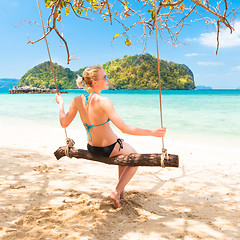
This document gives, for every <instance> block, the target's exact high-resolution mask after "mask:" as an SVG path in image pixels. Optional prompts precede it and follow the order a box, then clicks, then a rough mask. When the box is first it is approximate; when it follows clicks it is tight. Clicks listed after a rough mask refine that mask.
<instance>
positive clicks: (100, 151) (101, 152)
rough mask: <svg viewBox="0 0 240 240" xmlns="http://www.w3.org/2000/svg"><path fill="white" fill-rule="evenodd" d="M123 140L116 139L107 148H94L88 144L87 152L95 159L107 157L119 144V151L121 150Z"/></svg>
mask: <svg viewBox="0 0 240 240" xmlns="http://www.w3.org/2000/svg"><path fill="white" fill-rule="evenodd" d="M122 142H123V139H120V138H118V139H117V141H116V142H115V143H113V144H111V145H109V146H107V147H95V146H92V145H90V144H88V145H87V149H88V151H89V152H90V153H91V154H92V155H94V156H97V157H109V156H110V155H111V153H112V151H113V149H114V147H115V145H116V144H117V143H118V144H119V151H120V150H121V148H123V143H122Z"/></svg>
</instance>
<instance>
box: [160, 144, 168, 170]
mask: <svg viewBox="0 0 240 240" xmlns="http://www.w3.org/2000/svg"><path fill="white" fill-rule="evenodd" d="M165 158H167V159H168V154H167V149H166V148H162V154H161V167H162V168H165V164H164V159H165Z"/></svg>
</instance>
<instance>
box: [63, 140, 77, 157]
mask: <svg viewBox="0 0 240 240" xmlns="http://www.w3.org/2000/svg"><path fill="white" fill-rule="evenodd" d="M66 144H67V146H66V149H65V154H66V156H68V157H69V158H72V157H71V156H70V155H69V150H70V148H72V147H73V146H74V144H75V142H74V141H73V140H72V139H71V138H66Z"/></svg>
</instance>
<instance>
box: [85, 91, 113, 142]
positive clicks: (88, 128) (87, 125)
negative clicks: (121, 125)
mask: <svg viewBox="0 0 240 240" xmlns="http://www.w3.org/2000/svg"><path fill="white" fill-rule="evenodd" d="M93 93H96V92H93ZM89 95H90V93H89V92H87V93H85V94H84V96H85V98H86V100H85V105H87V104H88V98H89ZM108 122H110V119H108V120H107V121H106V122H104V123H102V124H97V125H93V124H91V125H89V124H87V123H83V125H84V127H86V129H87V133H88V135H89V136H88V140H89V142H92V135H91V132H90V129H91V128H92V127H100V126H102V125H104V124H106V123H108Z"/></svg>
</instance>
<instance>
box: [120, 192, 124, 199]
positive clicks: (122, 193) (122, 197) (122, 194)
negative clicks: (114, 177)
mask: <svg viewBox="0 0 240 240" xmlns="http://www.w3.org/2000/svg"><path fill="white" fill-rule="evenodd" d="M124 198H125V191H124V190H123V191H122V192H121V194H120V199H124Z"/></svg>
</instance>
